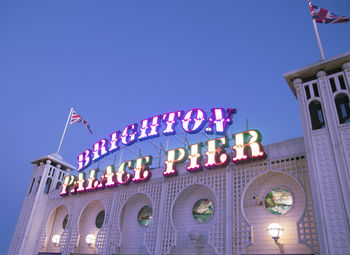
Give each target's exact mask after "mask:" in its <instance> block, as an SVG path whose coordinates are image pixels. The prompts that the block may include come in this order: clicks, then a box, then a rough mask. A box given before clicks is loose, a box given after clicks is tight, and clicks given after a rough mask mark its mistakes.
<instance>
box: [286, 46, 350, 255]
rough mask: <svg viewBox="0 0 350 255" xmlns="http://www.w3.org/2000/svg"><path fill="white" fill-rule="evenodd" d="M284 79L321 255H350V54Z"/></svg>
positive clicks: (302, 70)
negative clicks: (297, 119)
mask: <svg viewBox="0 0 350 255" xmlns="http://www.w3.org/2000/svg"><path fill="white" fill-rule="evenodd" d="M284 77H285V79H286V81H287V83H288V84H289V86H290V88H291V89H292V91H293V93H294V95H295V96H296V97H297V100H298V104H299V108H300V114H301V121H302V126H303V133H304V139H305V147H306V152H307V159H308V160H307V161H308V167H309V171H310V179H311V180H310V181H311V185H312V193H313V194H312V195H313V200H314V205H315V211H316V222H317V223H316V224H317V226H316V227H317V232H318V237H319V244H320V251H321V254H349V251H350V228H349V227H350V221H349V220H350V104H349V97H350V91H349V85H350V52H348V53H346V54H343V55H340V56H337V57H334V58H330V59H326V60H323V61H319V62H317V63H315V64H312V65H309V66H306V67H303V68H300V69H297V70H295V71H291V72H288V73H286V74H285V75H284Z"/></svg>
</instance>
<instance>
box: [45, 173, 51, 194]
mask: <svg viewBox="0 0 350 255" xmlns="http://www.w3.org/2000/svg"><path fill="white" fill-rule="evenodd" d="M51 183H52V178H51V177H49V178H47V179H46V183H45V187H44V193H45V194H49V192H50V188H51Z"/></svg>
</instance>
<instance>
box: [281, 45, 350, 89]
mask: <svg viewBox="0 0 350 255" xmlns="http://www.w3.org/2000/svg"><path fill="white" fill-rule="evenodd" d="M346 62H350V52H346V53H344V54H341V55H337V56H335V57H332V58H328V59H325V60H320V61H317V62H316V63H313V64H311V65H308V66H305V67H301V68H298V69H296V70H293V71H290V72H287V73H285V74H284V75H283V77H284V79H285V80H286V82H287V83H288V85H289V87H290V89H291V90H292V91H293V94H294V95H295V96H296V91H295V88H294V85H293V80H295V79H297V78H300V79H302V80H303V79H308V78H311V77H312V76H315V75H316V73H317V72H318V71H320V70H323V71H325V72H329V71H333V70H335V69H337V68H340V67H342V65H343V64H344V63H346Z"/></svg>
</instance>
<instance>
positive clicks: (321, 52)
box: [312, 19, 325, 60]
mask: <svg viewBox="0 0 350 255" xmlns="http://www.w3.org/2000/svg"><path fill="white" fill-rule="evenodd" d="M312 23H313V24H314V30H315V34H316V39H317V44H318V48H319V49H320V54H321V58H322V60H325V57H324V52H323V47H322V43H321V39H320V34H319V33H318V28H317V24H316V20H315V19H312Z"/></svg>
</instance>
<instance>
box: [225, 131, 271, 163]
mask: <svg viewBox="0 0 350 255" xmlns="http://www.w3.org/2000/svg"><path fill="white" fill-rule="evenodd" d="M248 136H250V139H249V141H248V142H245V140H246V138H247V137H248ZM232 137H233V138H234V139H235V145H234V146H233V147H232V149H233V150H234V151H235V154H236V155H235V156H234V157H233V158H232V161H233V162H235V163H243V162H245V161H247V160H249V159H258V158H264V157H265V156H266V155H265V152H264V151H263V148H262V145H261V139H262V136H261V134H260V132H259V131H257V130H249V131H246V132H242V133H238V134H234V135H232ZM247 147H250V150H249V151H250V155H247V154H246V148H247Z"/></svg>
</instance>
